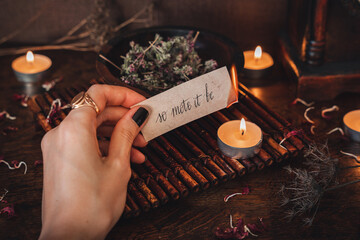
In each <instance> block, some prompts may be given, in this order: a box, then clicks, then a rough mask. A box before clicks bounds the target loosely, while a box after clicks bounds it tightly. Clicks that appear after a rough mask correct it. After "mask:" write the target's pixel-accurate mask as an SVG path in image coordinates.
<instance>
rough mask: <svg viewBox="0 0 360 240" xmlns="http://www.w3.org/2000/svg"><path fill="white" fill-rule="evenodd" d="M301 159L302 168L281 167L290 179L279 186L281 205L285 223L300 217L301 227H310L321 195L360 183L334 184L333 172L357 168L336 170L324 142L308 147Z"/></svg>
mask: <svg viewBox="0 0 360 240" xmlns="http://www.w3.org/2000/svg"><path fill="white" fill-rule="evenodd" d="M304 157H305V160H304V162H303V164H304V168H292V167H290V166H287V167H285V169H286V171H287V172H288V173H289V174H290V176H291V180H289V181H287V183H286V184H284V185H282V186H281V189H280V195H281V197H282V200H281V201H282V203H281V205H282V206H286V207H288V210H287V211H286V212H285V214H286V217H287V218H288V219H289V220H292V219H293V218H294V217H296V216H301V215H302V216H305V217H304V219H303V221H304V224H305V225H308V226H311V225H312V223H313V221H314V218H315V215H316V213H317V211H318V209H319V204H320V201H321V198H322V197H323V195H324V193H325V192H327V191H331V190H335V189H338V188H341V187H345V186H347V185H350V184H354V183H359V182H360V179H357V180H354V181H350V182H346V183H342V184H338V182H337V180H336V176H337V173H338V172H339V171H340V170H345V169H351V168H357V167H360V166H359V165H357V166H350V167H342V168H340V167H339V166H338V159H336V158H332V157H331V155H330V152H329V148H328V145H327V143H325V144H323V145H320V144H315V143H313V144H310V145H309V148H308V149H307V150H306V151H305V154H304Z"/></svg>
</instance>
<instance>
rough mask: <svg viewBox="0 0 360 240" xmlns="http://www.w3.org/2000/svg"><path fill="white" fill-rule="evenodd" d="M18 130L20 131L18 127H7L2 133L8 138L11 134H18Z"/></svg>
mask: <svg viewBox="0 0 360 240" xmlns="http://www.w3.org/2000/svg"><path fill="white" fill-rule="evenodd" d="M17 130H19V129H18V128H17V127H12V126H7V127H5V128H4V129H3V130H2V131H1V133H2V135H4V136H6V135H8V134H9V133H11V132H16V131H17Z"/></svg>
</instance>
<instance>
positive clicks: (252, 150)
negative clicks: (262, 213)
mask: <svg viewBox="0 0 360 240" xmlns="http://www.w3.org/2000/svg"><path fill="white" fill-rule="evenodd" d="M235 121H236V122H239V124H240V121H238V120H235ZM235 121H229V122H226V123H224V124H223V125H225V124H229V123H230V122H235ZM223 125H221V126H220V127H219V129H218V134H217V142H218V146H219V149H220V150H221V152H222V153H223V154H224V155H225V156H228V157H230V158H234V159H246V158H251V157H253V156H255V155H256V154H257V153H259V151H260V148H261V145H262V141H263V135H262V132H261V129H260V128H259V127H258V126H257V125H256V124H255V123H252V122H246V125H247V129H248V128H249V126H250V125H252V127H254V128H257V129H258V130H259V131H260V137H259V140H258V141H257V142H255V143H254V144H252V146H247V147H237V146H231V145H229V144H227V143H225V142H224V141H223V140H222V139H221V138H220V137H219V135H220V134H219V130H220V131H221V129H220V128H221V127H222V126H223ZM239 126H240V125H239Z"/></svg>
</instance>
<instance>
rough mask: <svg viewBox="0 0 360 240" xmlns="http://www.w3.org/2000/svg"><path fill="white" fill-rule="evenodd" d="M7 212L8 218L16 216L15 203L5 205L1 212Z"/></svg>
mask: <svg viewBox="0 0 360 240" xmlns="http://www.w3.org/2000/svg"><path fill="white" fill-rule="evenodd" d="M5 213H6V214H7V217H8V218H11V217H14V216H15V210H14V205H12V204H11V205H10V206H8V207H4V208H3V209H1V210H0V214H5Z"/></svg>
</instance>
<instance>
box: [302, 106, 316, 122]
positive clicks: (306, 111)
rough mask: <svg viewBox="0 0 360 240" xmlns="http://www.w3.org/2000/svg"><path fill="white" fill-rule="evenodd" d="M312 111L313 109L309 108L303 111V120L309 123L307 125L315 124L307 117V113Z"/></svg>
mask: <svg viewBox="0 0 360 240" xmlns="http://www.w3.org/2000/svg"><path fill="white" fill-rule="evenodd" d="M312 109H315V107H309V108H307V109H306V110H305V112H304V118H305V119H306V121H307V122H309V123H311V124H314V123H315V122H314V121H313V120H311V119H310V118H309V117H308V116H307V114H308V112H309V111H310V110H312Z"/></svg>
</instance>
